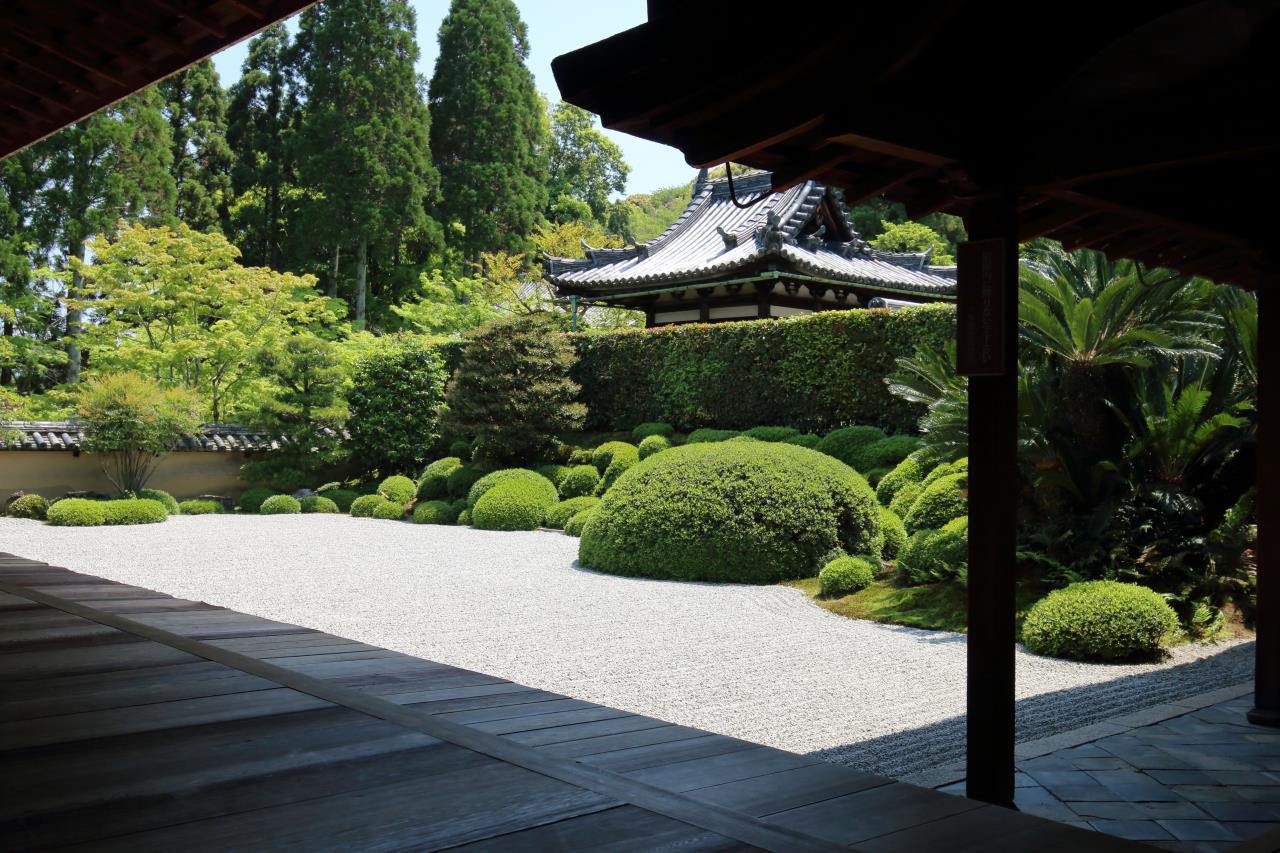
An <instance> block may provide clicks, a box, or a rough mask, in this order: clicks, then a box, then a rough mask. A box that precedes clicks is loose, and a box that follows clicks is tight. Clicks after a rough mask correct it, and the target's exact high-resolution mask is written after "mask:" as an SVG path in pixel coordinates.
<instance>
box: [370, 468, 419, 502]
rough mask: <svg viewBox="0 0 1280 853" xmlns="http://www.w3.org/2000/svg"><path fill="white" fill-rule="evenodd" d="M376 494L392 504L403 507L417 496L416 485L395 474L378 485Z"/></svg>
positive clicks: (406, 478)
mask: <svg viewBox="0 0 1280 853" xmlns="http://www.w3.org/2000/svg"><path fill="white" fill-rule="evenodd" d="M378 494H380V495H382V496H383V497H384V498H386V499H387V500H389V501H391V502H392V503H398V504H400V506H404V505H405V504H407V503H408V502H409V501H411V500H413V498H414V496H415V495H417V494H418V485H417V484H416V483H414V482H413V480H410V479H409V478H408V477H402V476H400V475H399V474H396V475H393V476H391V477H388V478H387V479H385V480H383V481H382V482H381V483H379V484H378Z"/></svg>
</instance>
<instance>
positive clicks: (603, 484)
mask: <svg viewBox="0 0 1280 853" xmlns="http://www.w3.org/2000/svg"><path fill="white" fill-rule="evenodd" d="M639 461H640V451H639V450H637V449H636V448H634V447H632V446H631V445H629V444H627V445H623V446H622V447H618V448H615V449H614V451H613V461H611V462H610V463H609V467H608V468H606V469H605V471H604V476H603V477H601V478H600V482H599V483H597V484H596V494H597V495H603V494H604V493H605V492H607V491H609V489H611V488H613V484H614V483H616V482H618V478H619V477H621V476H622V475H623V474H625V473H626V472H627V471H628V470H630V469H631V466H633V465H635V464H636V463H637V462H639Z"/></svg>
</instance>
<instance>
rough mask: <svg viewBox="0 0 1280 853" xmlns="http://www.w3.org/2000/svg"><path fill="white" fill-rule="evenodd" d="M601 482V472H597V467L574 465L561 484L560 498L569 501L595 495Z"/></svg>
mask: <svg viewBox="0 0 1280 853" xmlns="http://www.w3.org/2000/svg"><path fill="white" fill-rule="evenodd" d="M599 482H600V472H599V471H597V470H596V466H594V465H574V466H573V467H572V468H570V469H569V473H567V474H565V476H564V481H563V482H562V483H560V497H561V499H563V500H568V499H569V498H580V497H582V496H583V495H593V494H595V491H596V484H597V483H599Z"/></svg>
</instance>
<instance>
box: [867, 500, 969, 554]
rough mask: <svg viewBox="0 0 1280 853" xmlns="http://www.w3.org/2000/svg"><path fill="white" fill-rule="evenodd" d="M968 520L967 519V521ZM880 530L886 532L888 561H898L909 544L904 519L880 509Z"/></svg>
mask: <svg viewBox="0 0 1280 853" xmlns="http://www.w3.org/2000/svg"><path fill="white" fill-rule="evenodd" d="M967 520H968V519H967V518H966V521H967ZM880 529H881V530H882V531H884V553H883V555H882V556H883V557H884V558H885V559H886V560H896V559H897V558H898V554H899V552H901V551H902V549H903V547H904V546H905V545H906V544H907V528H906V527H905V526H904V525H903V523H902V519H900V518H898V516H897V515H896V514H895V513H894V511H893V510H891V509H889V508H888V507H887V506H881V507H880Z"/></svg>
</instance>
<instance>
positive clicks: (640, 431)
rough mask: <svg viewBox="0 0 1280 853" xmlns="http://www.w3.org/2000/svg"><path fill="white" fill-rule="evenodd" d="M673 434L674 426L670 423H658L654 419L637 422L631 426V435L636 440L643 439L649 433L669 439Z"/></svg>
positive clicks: (674, 432) (649, 434)
mask: <svg viewBox="0 0 1280 853" xmlns="http://www.w3.org/2000/svg"><path fill="white" fill-rule="evenodd" d="M675 434H676V428H675V427H673V426H672V425H671V424H660V423H657V422H654V421H649V422H647V423H643V424H638V425H636V426H634V427H632V428H631V437H632V438H634V439H635V440H636V441H643V440H644V439H646V438H648V437H649V436H651V435H657V436H661V437H662V438H667V439H669V438H671V437H672V436H673V435H675Z"/></svg>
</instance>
